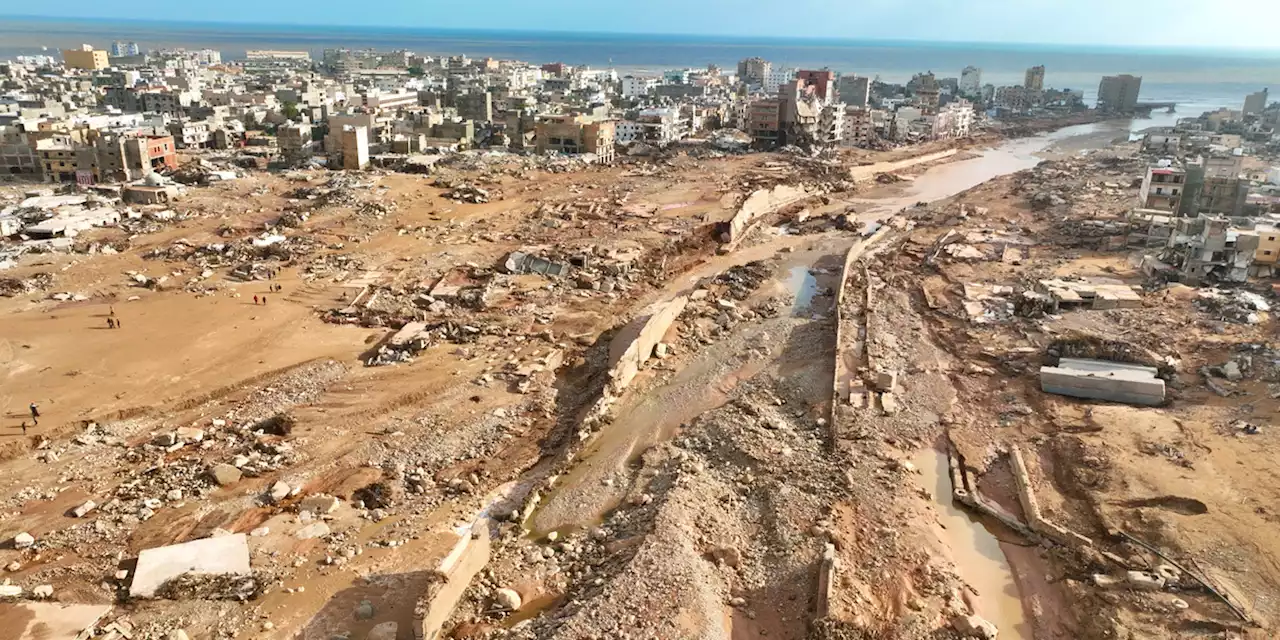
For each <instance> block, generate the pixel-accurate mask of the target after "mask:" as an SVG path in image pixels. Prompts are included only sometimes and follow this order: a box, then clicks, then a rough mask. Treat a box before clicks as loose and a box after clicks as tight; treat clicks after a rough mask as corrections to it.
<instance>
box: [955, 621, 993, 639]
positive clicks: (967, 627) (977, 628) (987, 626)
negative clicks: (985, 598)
mask: <svg viewBox="0 0 1280 640" xmlns="http://www.w3.org/2000/svg"><path fill="white" fill-rule="evenodd" d="M951 628H952V629H955V630H956V633H959V634H960V635H961V636H963V637H965V638H981V639H982V640H996V636H997V635H998V634H999V633H1000V630H999V629H997V628H996V625H994V624H992V623H991V621H990V620H987V619H986V618H983V617H982V616H978V615H973V616H959V617H957V618H956V619H954V620H952V621H951Z"/></svg>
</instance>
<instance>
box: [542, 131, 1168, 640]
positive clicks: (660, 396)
mask: <svg viewBox="0 0 1280 640" xmlns="http://www.w3.org/2000/svg"><path fill="white" fill-rule="evenodd" d="M1171 117H1172V116H1164V117H1159V116H1158V117H1156V118H1154V119H1149V120H1133V121H1110V122H1101V123H1095V124H1087V125H1078V126H1072V127H1066V128H1063V129H1059V130H1057V131H1053V132H1050V133H1045V134H1041V135H1037V136H1033V137H1027V138H1018V139H1014V140H1009V141H1006V142H1003V143H1001V144H998V145H995V146H993V147H991V148H988V149H983V150H977V151H974V152H973V157H970V158H967V159H964V160H958V161H954V162H948V163H943V164H939V165H936V166H934V167H931V168H929V169H927V170H925V171H924V172H923V173H922V174H920V175H919V176H918V177H917V178H916V179H915V180H914V181H913V182H912V183H911V184H910V185H909V186H907V187H906V188H905V189H904V190H903V191H902V192H900V193H897V194H895V195H892V196H889V197H883V198H875V199H856V200H854V203H855V204H856V205H857V206H858V209H859V210H860V211H861V213H860V216H859V217H860V218H862V219H864V220H868V221H873V220H881V219H884V218H887V217H889V216H890V215H892V214H893V213H894V212H896V211H899V210H901V209H903V208H906V207H910V206H913V205H915V204H916V203H917V202H931V201H934V200H940V199H943V198H948V197H951V196H954V195H956V194H958V193H960V192H962V191H965V190H968V189H971V188H973V187H975V186H978V185H979V184H982V183H983V182H986V181H988V180H991V179H993V178H996V177H999V176H1002V175H1007V174H1010V173H1014V172H1017V171H1022V170H1024V169H1030V168H1033V167H1035V166H1036V165H1037V164H1039V163H1040V162H1041V161H1042V160H1044V159H1046V157H1049V156H1056V157H1061V156H1064V155H1071V154H1075V153H1078V152H1081V151H1087V150H1093V149H1103V148H1106V147H1108V146H1109V145H1110V144H1111V142H1112V141H1114V140H1116V139H1124V138H1127V136H1128V134H1129V133H1130V132H1131V131H1138V130H1142V129H1146V128H1148V127H1155V126H1163V125H1166V124H1171V123H1172V122H1170V119H1171ZM829 240H830V239H828V241H829ZM775 242H776V243H778V244H779V246H781V243H788V244H789V246H793V247H794V246H795V245H796V239H795V238H789V237H787V236H780V237H779V238H777V239H776V240H775ZM815 242H822V240H820V239H819V240H815ZM796 248H797V249H798V250H799V253H806V249H809V250H812V247H796ZM751 251H752V252H753V254H757V253H771V251H770V249H769V245H768V244H766V245H761V246H758V247H754V248H753V249H752V250H751ZM818 253H821V252H818ZM797 257H799V255H797ZM726 258H730V259H731V257H730V256H726ZM817 258H818V255H816V254H815V255H813V257H812V260H811V261H810V263H809V264H797V263H796V262H794V261H793V262H790V264H789V265H788V266H787V267H788V268H787V269H785V270H784V271H783V273H782V274H780V279H781V280H782V283H781V284H782V287H784V288H786V289H789V290H791V292H792V293H793V294H794V295H795V303H794V306H793V309H792V313H793V314H797V315H799V314H800V313H802V312H803V311H804V310H805V309H806V308H808V307H809V306H810V304H811V302H812V299H813V296H814V293H815V291H816V290H817V283H816V281H815V279H814V277H813V275H812V274H811V271H810V270H811V269H812V268H814V267H815V263H816V260H817ZM793 260H794V258H793ZM723 266H724V267H727V266H729V265H728V264H725V265H723ZM749 331H754V332H760V331H761V329H760V328H756V329H754V330H749ZM763 366H764V363H763V362H749V363H744V362H741V361H736V360H735V359H734V358H733V357H732V356H731V355H730V354H728V353H725V354H719V353H716V350H715V349H714V348H713V349H712V350H710V352H709V353H706V354H703V356H702V357H701V358H699V359H698V360H697V361H695V362H694V363H692V364H690V365H689V366H688V367H686V368H685V370H683V371H681V372H680V373H678V374H677V375H676V376H675V377H674V379H673V380H672V381H671V382H670V383H668V384H667V385H665V386H663V387H659V388H658V389H654V390H653V391H652V392H651V393H649V394H648V395H647V396H646V397H645V398H632V399H630V400H629V401H627V402H625V403H624V404H623V405H622V406H621V407H620V409H622V410H621V411H620V412H619V413H620V417H619V419H617V420H615V421H614V422H613V423H612V424H610V425H608V426H606V427H605V428H604V430H603V431H602V432H601V433H600V434H598V435H597V437H596V440H595V441H594V442H593V443H592V444H591V445H589V446H588V447H587V449H586V450H585V451H583V453H582V455H581V457H580V458H579V460H578V462H577V464H576V465H575V467H574V468H573V469H571V470H570V471H569V472H568V473H567V474H565V477H563V478H561V481H560V483H559V485H558V486H557V488H556V489H555V490H554V491H553V492H551V494H550V495H549V496H548V498H547V500H546V501H544V503H543V506H542V508H540V509H539V510H538V512H535V514H534V517H533V518H532V519H531V522H530V523H528V524H530V525H531V526H532V528H533V529H534V530H535V533H546V532H548V531H551V530H558V529H564V528H573V529H577V528H581V527H586V526H591V525H592V524H594V523H596V522H598V521H599V520H600V519H601V518H603V517H604V515H605V514H606V513H607V511H608V510H610V509H612V508H613V507H615V506H616V505H617V504H618V502H619V501H620V500H621V498H622V495H623V494H624V493H625V480H624V477H625V475H626V471H625V469H626V466H627V463H628V461H629V460H632V459H634V457H635V456H637V455H638V454H639V453H640V452H641V451H643V450H644V449H645V448H647V447H648V446H650V445H652V444H655V443H657V442H661V441H663V440H666V439H668V438H670V437H672V436H673V435H674V434H675V433H676V432H677V430H678V426H679V425H680V424H681V423H682V422H687V421H689V420H692V419H693V418H695V417H697V416H698V415H700V414H701V413H703V412H706V411H710V410H712V409H714V408H716V407H718V406H720V405H722V404H723V403H724V402H726V401H727V400H728V398H729V397H730V395H731V393H732V391H733V389H734V387H736V386H737V385H738V384H739V383H740V382H742V381H743V380H746V379H749V378H750V377H751V376H753V375H755V373H757V372H758V371H759V370H760V369H761V368H763ZM946 464H947V462H946V456H945V455H942V454H940V453H938V452H936V451H934V450H927V451H925V452H923V453H922V454H921V457H920V458H919V459H918V460H917V466H918V468H920V469H921V470H922V472H923V474H924V478H923V482H924V488H926V489H928V490H929V491H930V493H932V494H933V495H934V496H935V498H936V501H937V505H938V513H939V516H938V521H939V524H940V525H941V528H940V532H939V538H940V541H941V542H942V543H944V544H946V545H947V546H948V547H949V549H950V553H951V557H952V560H953V561H954V562H955V564H956V567H957V569H958V571H959V573H960V574H961V576H963V577H964V579H965V580H966V581H967V582H968V583H969V584H971V585H972V586H973V587H974V589H975V590H976V591H978V595H977V597H976V598H974V602H973V604H974V605H975V608H976V609H977V610H978V612H979V613H980V614H981V615H983V616H984V617H987V618H988V619H989V620H991V621H992V622H994V623H995V624H996V625H997V626H998V627H999V628H1000V637H1001V638H1002V639H1006V640H1019V639H1022V640H1028V639H1030V638H1031V637H1032V633H1031V631H1030V628H1029V627H1030V625H1029V624H1028V621H1027V618H1026V615H1025V613H1024V611H1023V607H1022V602H1021V599H1020V595H1019V592H1018V588H1017V585H1016V583H1015V581H1014V578H1013V573H1012V571H1011V570H1010V567H1009V564H1008V561H1007V559H1006V558H1005V555H1004V552H1003V551H1002V549H1001V546H1000V544H1001V543H1000V542H999V541H998V540H997V539H996V537H995V536H994V535H993V534H992V533H991V532H990V531H988V530H987V528H986V527H985V526H984V525H983V524H982V523H981V522H980V521H978V520H975V519H973V518H972V517H970V516H969V515H968V514H966V513H964V512H962V511H960V510H959V509H958V508H957V507H956V506H955V505H953V504H952V502H951V487H950V478H949V476H948V473H947V468H946ZM618 480H621V482H617V481H618Z"/></svg>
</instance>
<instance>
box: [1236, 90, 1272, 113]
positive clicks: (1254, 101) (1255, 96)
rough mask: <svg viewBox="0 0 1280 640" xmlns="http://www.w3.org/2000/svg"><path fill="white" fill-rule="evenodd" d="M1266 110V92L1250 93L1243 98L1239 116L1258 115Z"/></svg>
mask: <svg viewBox="0 0 1280 640" xmlns="http://www.w3.org/2000/svg"><path fill="white" fill-rule="evenodd" d="M1266 108H1267V90H1266V89H1263V90H1262V91H1259V92H1257V93H1251V94H1249V95H1247V96H1245V97H1244V110H1243V112H1242V113H1241V115H1246V116H1247V115H1250V114H1259V113H1262V111H1263V110H1264V109H1266Z"/></svg>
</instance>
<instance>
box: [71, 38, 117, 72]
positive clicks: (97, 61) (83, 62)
mask: <svg viewBox="0 0 1280 640" xmlns="http://www.w3.org/2000/svg"><path fill="white" fill-rule="evenodd" d="M62 63H63V64H64V65H66V67H67V68H68V69H84V70H86V71H97V70H99V69H106V68H107V66H108V65H109V64H110V63H109V62H108V60H107V52H106V51H101V50H98V49H94V48H93V47H91V46H89V45H87V44H85V45H80V48H79V49H63V50H62Z"/></svg>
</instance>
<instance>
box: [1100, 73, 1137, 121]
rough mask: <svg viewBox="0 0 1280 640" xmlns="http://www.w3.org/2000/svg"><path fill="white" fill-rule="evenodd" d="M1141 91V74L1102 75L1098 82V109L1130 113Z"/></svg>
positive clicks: (1135, 105) (1134, 107)
mask: <svg viewBox="0 0 1280 640" xmlns="http://www.w3.org/2000/svg"><path fill="white" fill-rule="evenodd" d="M1141 91H1142V76H1132V75H1129V74H1123V75H1118V76H1103V77H1102V82H1100V83H1099V84H1098V110H1099V111H1110V112H1114V113H1130V112H1132V111H1134V110H1135V109H1136V108H1137V106H1138V94H1139V92H1141Z"/></svg>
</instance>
